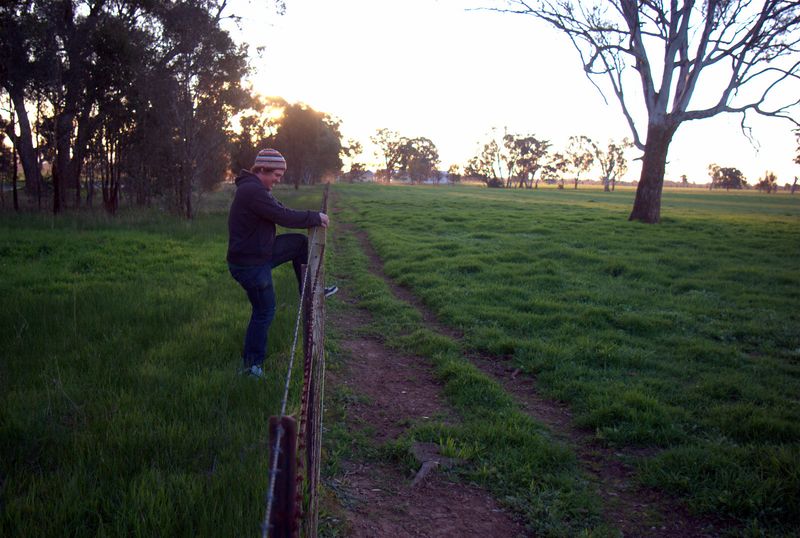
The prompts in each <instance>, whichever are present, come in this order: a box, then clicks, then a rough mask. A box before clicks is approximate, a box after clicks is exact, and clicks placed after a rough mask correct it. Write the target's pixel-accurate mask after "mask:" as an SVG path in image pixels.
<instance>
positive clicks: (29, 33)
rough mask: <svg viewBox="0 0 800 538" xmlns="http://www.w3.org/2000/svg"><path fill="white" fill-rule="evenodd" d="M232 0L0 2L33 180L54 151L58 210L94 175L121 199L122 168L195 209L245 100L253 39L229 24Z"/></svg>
mask: <svg viewBox="0 0 800 538" xmlns="http://www.w3.org/2000/svg"><path fill="white" fill-rule="evenodd" d="M226 5H227V4H226V2H225V0H182V1H180V2H144V1H141V0H118V1H115V2H108V1H107V0H57V1H51V0H11V1H8V2H3V3H2V4H0V24H1V25H2V27H3V32H2V34H0V88H2V90H3V92H5V93H7V94H8V96H9V98H10V100H11V102H12V103H13V108H14V112H15V120H14V121H13V122H12V121H10V120H9V121H5V122H4V125H3V128H4V131H5V132H6V134H7V135H8V136H9V137H10V138H11V139H12V141H13V144H14V147H15V148H16V150H17V152H18V154H19V157H20V161H21V163H22V168H23V170H24V173H25V180H26V188H27V189H28V190H29V191H30V190H34V189H36V190H38V191H39V192H41V182H42V178H41V174H40V170H41V164H42V162H43V161H45V162H48V163H50V165H51V166H50V169H51V170H52V186H53V198H52V200H53V211H54V212H56V213H57V212H59V211H61V210H62V209H63V207H64V204H65V202H66V192H67V189H74V191H75V196H76V199H75V204H76V205H77V204H80V188H79V187H80V181H81V177H84V178H85V179H86V181H87V189H86V190H87V193H88V194H87V202H88V203H90V204H91V196H92V194H93V192H94V189H93V186H94V182H95V179H100V180H101V183H102V187H103V189H102V191H103V201H104V204H105V205H106V208H107V209H109V211H114V210H115V209H116V206H117V203H118V201H117V198H118V194H119V192H120V183H119V182H120V180H121V178H123V177H124V178H125V181H126V184H127V186H128V187H129V188H130V190H131V191H132V192H135V193H136V196H137V199H140V200H146V199H148V198H149V197H150V196H152V195H154V194H166V195H168V197H169V199H170V200H171V206H172V207H173V208H175V209H176V210H177V211H180V212H181V213H183V214H185V215H187V216H192V214H193V213H194V211H195V207H194V205H193V204H194V203H195V202H196V200H197V196H196V195H197V194H199V193H201V192H202V191H203V190H204V189H207V188H209V187H210V186H212V185H213V184H216V183H218V182H219V181H221V180H222V178H223V177H224V173H225V170H226V168H227V165H226V163H227V159H226V155H227V143H226V142H227V134H228V133H227V131H228V128H229V118H230V117H231V116H232V115H233V114H234V113H235V112H236V111H238V110H240V109H241V108H242V107H243V106H244V104H245V102H246V98H247V95H246V92H245V91H244V90H243V89H242V88H241V80H242V77H243V76H244V75H245V74H246V72H247V61H246V49H245V48H243V47H240V46H237V45H236V44H235V43H234V42H233V40H232V39H231V37H230V35H229V34H228V33H227V32H226V31H225V30H223V29H222V27H221V22H222V20H223V19H224V18H225V15H224V10H225V8H226Z"/></svg>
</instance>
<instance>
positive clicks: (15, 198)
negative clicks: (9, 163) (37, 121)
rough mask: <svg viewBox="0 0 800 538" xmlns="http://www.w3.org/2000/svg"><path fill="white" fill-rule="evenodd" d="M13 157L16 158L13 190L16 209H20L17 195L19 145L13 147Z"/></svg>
mask: <svg viewBox="0 0 800 538" xmlns="http://www.w3.org/2000/svg"><path fill="white" fill-rule="evenodd" d="M11 158H12V159H14V175H13V176H11V177H12V179H11V182H12V186H11V192H12V196H13V197H14V211H19V196H18V195H17V178H18V176H19V168H18V167H17V146H16V144H15V145H14V147H13V148H11Z"/></svg>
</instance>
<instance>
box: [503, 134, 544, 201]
mask: <svg viewBox="0 0 800 538" xmlns="http://www.w3.org/2000/svg"><path fill="white" fill-rule="evenodd" d="M503 147H504V148H505V153H504V158H505V161H506V165H507V168H508V180H507V183H506V186H507V187H510V186H511V185H512V177H513V176H514V175H516V177H517V187H518V188H522V187H523V186H524V187H527V188H531V185H532V182H533V181H534V178H535V177H536V173H537V172H538V171H539V170H540V169H541V168H542V166H543V159H544V158H545V157H546V156H547V152H548V150H549V148H550V141H549V140H542V139H539V138H537V137H536V135H532V134H530V135H515V134H506V135H505V136H503ZM537 183H538V181H537Z"/></svg>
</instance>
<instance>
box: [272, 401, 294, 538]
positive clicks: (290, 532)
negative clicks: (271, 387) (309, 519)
mask: <svg viewBox="0 0 800 538" xmlns="http://www.w3.org/2000/svg"><path fill="white" fill-rule="evenodd" d="M279 423H280V425H281V426H282V427H283V434H282V436H281V445H280V447H278V468H277V473H278V474H277V475H276V476H275V491H274V492H273V495H274V496H273V505H272V506H273V507H272V512H271V514H270V521H269V524H270V533H269V536H270V538H296V537H297V536H298V526H297V518H296V517H295V514H296V512H297V503H296V502H295V501H296V495H297V422H295V420H294V418H293V417H287V416H283V417H276V416H272V417H269V446H270V452H271V451H272V450H274V448H275V439H276V438H277V436H278V424H279ZM272 457H273V454H270V461H272Z"/></svg>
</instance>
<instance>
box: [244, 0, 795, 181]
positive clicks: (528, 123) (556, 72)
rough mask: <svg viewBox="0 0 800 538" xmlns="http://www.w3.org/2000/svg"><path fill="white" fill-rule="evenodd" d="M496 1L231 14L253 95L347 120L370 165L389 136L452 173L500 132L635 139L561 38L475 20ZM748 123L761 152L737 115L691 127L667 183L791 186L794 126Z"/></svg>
mask: <svg viewBox="0 0 800 538" xmlns="http://www.w3.org/2000/svg"><path fill="white" fill-rule="evenodd" d="M485 5H487V3H479V2H475V1H470V2H457V1H446V0H442V1H439V2H431V1H423V0H409V1H407V2H369V1H366V0H351V1H343V2H336V3H327V2H320V1H306V2H291V3H289V4H288V5H287V10H286V14H285V15H284V16H277V15H267V14H266V11H267V10H265V9H262V8H261V7H260V6H257V4H254V3H253V4H249V3H248V2H247V0H237V1H236V2H234V3H233V4H232V9H233V11H234V12H236V13H237V14H242V15H244V16H245V20H244V21H243V25H244V28H245V30H246V32H245V34H242V35H240V36H239V37H240V38H242V39H247V40H249V41H250V42H251V43H253V45H254V46H258V45H261V46H264V47H265V49H264V53H263V56H262V57H261V58H259V59H256V60H254V66H255V72H254V74H253V76H252V77H251V78H252V81H253V85H254V87H255V88H256V89H257V90H259V91H261V92H263V93H266V94H270V95H281V96H282V97H284V98H286V99H288V100H289V101H302V102H306V103H308V104H309V105H311V106H313V107H314V108H316V109H317V110H322V111H325V112H327V113H329V114H331V115H333V116H335V117H338V118H340V119H341V120H342V133H343V134H344V136H345V137H349V138H355V139H356V140H358V141H360V142H361V143H362V144H364V154H363V157H362V158H360V159H359V160H362V161H365V162H366V163H367V164H368V166H370V167H372V168H377V167H379V165H380V161H379V159H378V158H376V157H375V156H374V155H373V151H374V148H373V147H372V145H371V144H370V143H369V138H370V136H372V135H374V134H375V132H376V130H377V129H378V128H381V127H385V128H388V129H391V130H394V131H397V132H399V133H401V134H403V135H404V136H410V137H416V136H423V137H426V138H429V139H431V140H432V141H433V142H434V143H435V144H436V146H437V148H438V149H439V153H440V157H441V165H442V168H443V169H446V168H447V167H448V166H450V165H451V164H459V165H462V166H463V165H464V164H465V163H466V162H467V161H468V160H469V158H470V157H472V156H474V155H475V154H477V153H478V152H479V151H480V145H482V144H483V143H485V141H486V138H487V133H489V132H490V131H491V129H492V128H497V129H501V130H502V129H503V128H505V127H507V128H508V131H509V132H520V133H522V132H536V133H537V134H540V135H541V136H542V137H544V138H547V139H549V140H551V141H552V142H553V145H554V147H555V148H557V149H559V150H563V149H565V148H566V146H567V145H568V143H569V137H570V136H577V135H588V136H589V137H591V138H593V139H594V140H597V141H600V142H602V143H605V141H607V140H608V139H615V140H620V139H622V138H623V137H625V136H629V135H630V133H629V130H628V128H627V126H626V125H625V122H624V119H623V118H622V117H621V114H620V113H619V109H618V105H617V104H616V103H615V102H613V101H611V100H610V101H609V103H608V104H606V103H605V102H604V100H603V98H602V97H601V96H600V95H599V93H598V92H597V90H596V89H595V88H594V87H593V86H592V85H591V83H590V82H589V81H588V80H587V79H586V77H585V76H584V75H583V73H582V72H581V69H580V63H579V62H578V60H577V58H576V55H575V53H574V51H573V50H572V49H571V47H570V45H569V42H568V41H567V40H566V39H565V38H564V36H561V35H559V34H558V33H557V32H555V31H553V30H551V29H549V28H546V27H544V25H537V24H534V22H535V21H533V20H532V19H531V18H529V17H518V16H517V17H514V16H504V15H501V14H497V13H488V12H481V11H466V10H465V8H469V7H481V6H485ZM262 14H264V15H263V17H262ZM609 99H613V97H612V96H609ZM750 123H751V125H752V127H753V135H754V138H755V139H756V141H757V142H758V143H759V144H760V149H759V150H758V151H757V150H756V149H755V148H754V147H753V145H752V144H751V143H750V142H749V141H748V140H747V139H746V138H745V137H744V136H743V135H742V134H741V130H740V126H739V118H738V117H735V116H732V115H726V116H720V117H717V118H713V119H709V120H704V121H702V122H690V123H687V124H684V125H682V126H681V127H680V129H679V131H678V133H677V135H676V137H675V140H674V142H673V144H672V146H671V148H670V153H669V157H668V160H669V163H668V165H667V178H668V179H671V180H675V181H679V180H680V176H681V175H683V174H685V175H687V177H688V179H689V181H690V182H697V183H703V182H706V181H707V178H708V176H707V167H708V165H709V164H710V163H711V162H718V163H724V164H725V165H726V166H727V165H730V166H736V167H738V168H740V169H741V170H742V171H743V172H744V173H745V175H746V176H747V177H748V179H750V180H751V183H753V182H754V181H755V180H756V179H757V178H758V177H759V175H761V174H763V171H764V170H765V169H767V168H769V169H771V170H775V172H776V174H777V175H778V178H779V181H780V182H781V183H783V182H785V181H791V179H792V178H793V177H794V175H797V173H798V169H797V165H795V164H794V163H793V162H792V159H793V157H794V155H795V151H794V149H795V141H794V136H793V135H792V133H791V126H790V125H789V123H788V122H781V121H777V120H776V121H768V120H765V119H762V118H756V117H754V118H753V119H752V120H751V121H750ZM637 156H638V152H637V151H635V150H634V151H631V152H630V153H629V154H628V157H629V161H630V169H629V172H628V174H627V175H626V176H625V178H624V179H626V180H631V179H637V178H638V174H639V170H640V162H639V161H636V160H634V159H635V158H636V157H637Z"/></svg>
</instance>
